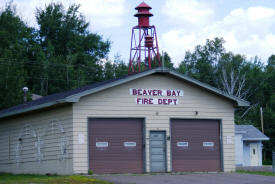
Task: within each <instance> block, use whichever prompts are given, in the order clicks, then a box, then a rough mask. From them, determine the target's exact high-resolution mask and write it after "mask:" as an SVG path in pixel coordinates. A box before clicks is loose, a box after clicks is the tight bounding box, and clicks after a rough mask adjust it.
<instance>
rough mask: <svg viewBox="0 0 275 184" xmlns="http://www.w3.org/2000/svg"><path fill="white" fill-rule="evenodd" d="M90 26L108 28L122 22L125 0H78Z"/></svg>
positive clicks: (119, 24)
mask: <svg viewBox="0 0 275 184" xmlns="http://www.w3.org/2000/svg"><path fill="white" fill-rule="evenodd" d="M78 3H81V8H80V10H81V12H83V13H84V14H85V15H86V17H88V18H89V21H90V23H91V25H92V27H94V26H95V27H97V26H98V27H99V28H110V27H119V26H121V25H122V24H123V15H124V14H125V8H124V6H125V0H78Z"/></svg>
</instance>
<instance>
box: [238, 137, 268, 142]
mask: <svg viewBox="0 0 275 184" xmlns="http://www.w3.org/2000/svg"><path fill="white" fill-rule="evenodd" d="M242 140H243V141H268V140H269V138H268V137H267V138H243V139H242Z"/></svg>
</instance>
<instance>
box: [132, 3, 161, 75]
mask: <svg viewBox="0 0 275 184" xmlns="http://www.w3.org/2000/svg"><path fill="white" fill-rule="evenodd" d="M135 9H136V10H137V11H138V12H137V13H136V14H135V15H134V16H135V17H137V18H138V25H137V26H134V27H133V28H132V36H131V48H130V61H129V73H135V72H140V71H141V63H143V64H144V65H145V66H146V67H147V69H151V68H152V61H153V59H154V58H155V60H156V63H155V64H156V65H157V66H161V62H160V55H159V48H158V40H157V33H156V28H155V26H154V25H150V17H152V16H153V14H152V13H151V12H150V9H152V8H151V7H150V6H149V5H147V4H146V3H145V2H142V3H141V4H140V5H138V6H137V7H136V8H135Z"/></svg>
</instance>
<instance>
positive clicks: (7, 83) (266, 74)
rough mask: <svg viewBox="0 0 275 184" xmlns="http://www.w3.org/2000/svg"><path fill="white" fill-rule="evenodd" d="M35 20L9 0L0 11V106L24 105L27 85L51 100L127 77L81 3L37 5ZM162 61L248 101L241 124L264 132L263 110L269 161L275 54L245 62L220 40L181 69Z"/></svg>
mask: <svg viewBox="0 0 275 184" xmlns="http://www.w3.org/2000/svg"><path fill="white" fill-rule="evenodd" d="M35 17H36V22H37V25H38V27H37V28H34V27H30V26H28V25H27V24H26V23H25V22H24V21H22V19H21V18H20V17H19V16H18V15H17V14H16V8H15V7H14V6H13V5H12V3H8V4H7V5H6V6H5V7H4V8H3V10H2V11H1V12H0V40H1V41H0V90H1V92H0V102H1V103H0V109H4V108H8V107H11V106H13V105H16V104H20V103H22V102H23V97H22V96H23V92H22V88H23V87H24V86H28V87H29V89H30V93H29V94H32V93H34V94H38V95H41V96H46V95H49V94H53V93H57V92H62V91H65V90H70V89H74V88H77V87H81V86H83V85H86V84H91V83H96V82H100V81H104V80H109V79H113V78H118V77H120V76H123V75H127V74H128V64H126V63H125V62H124V61H122V60H121V59H120V57H119V56H116V57H115V59H114V61H110V60H109V59H108V57H107V56H108V53H109V50H110V47H111V42H110V41H109V40H104V39H103V38H102V36H101V35H99V34H96V33H92V32H91V31H90V30H89V29H88V27H89V22H87V21H86V20H85V17H84V16H83V15H82V14H81V13H80V12H79V5H75V4H73V5H71V6H70V7H69V8H67V9H65V8H64V7H63V5H62V4H61V3H51V4H48V5H46V6H45V7H44V8H38V9H37V10H36V13H35ZM161 59H163V61H164V66H165V67H168V68H171V69H174V70H177V71H178V72H180V73H183V74H185V75H188V76H190V77H192V78H195V79H197V80H199V81H201V82H204V83H207V84H209V85H211V86H214V87H216V88H219V89H220V90H222V91H223V92H224V93H226V94H229V95H234V96H237V97H239V98H242V99H245V100H248V101H249V102H251V106H249V107H242V108H238V109H236V113H235V114H236V116H235V123H236V124H252V125H254V126H256V127H257V128H259V129H260V128H261V125H260V118H261V117H260V112H259V109H260V107H262V108H263V112H264V113H263V119H264V130H265V134H266V135H267V136H269V137H270V138H271V140H270V141H267V142H265V143H264V152H265V153H266V154H265V155H266V158H267V159H271V150H272V149H275V85H274V84H275V55H271V56H270V57H269V58H268V61H264V62H262V61H261V60H260V58H258V57H254V58H252V59H251V58H247V57H246V56H245V55H240V54H235V53H232V52H229V51H226V49H225V48H224V40H223V38H214V39H212V40H209V39H207V40H206V43H205V44H204V45H198V46H196V47H195V49H194V51H186V52H185V57H184V59H183V60H182V62H181V63H180V64H179V66H174V64H173V62H172V61H171V58H170V57H169V55H168V53H166V52H165V53H164V54H163V56H161ZM264 63H265V64H264ZM143 67H144V69H145V68H146V67H145V66H143ZM153 67H156V66H154V65H153Z"/></svg>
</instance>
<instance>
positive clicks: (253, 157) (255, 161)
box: [250, 143, 259, 166]
mask: <svg viewBox="0 0 275 184" xmlns="http://www.w3.org/2000/svg"><path fill="white" fill-rule="evenodd" d="M250 165H251V166H259V150H258V144H256V143H251V144H250Z"/></svg>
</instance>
